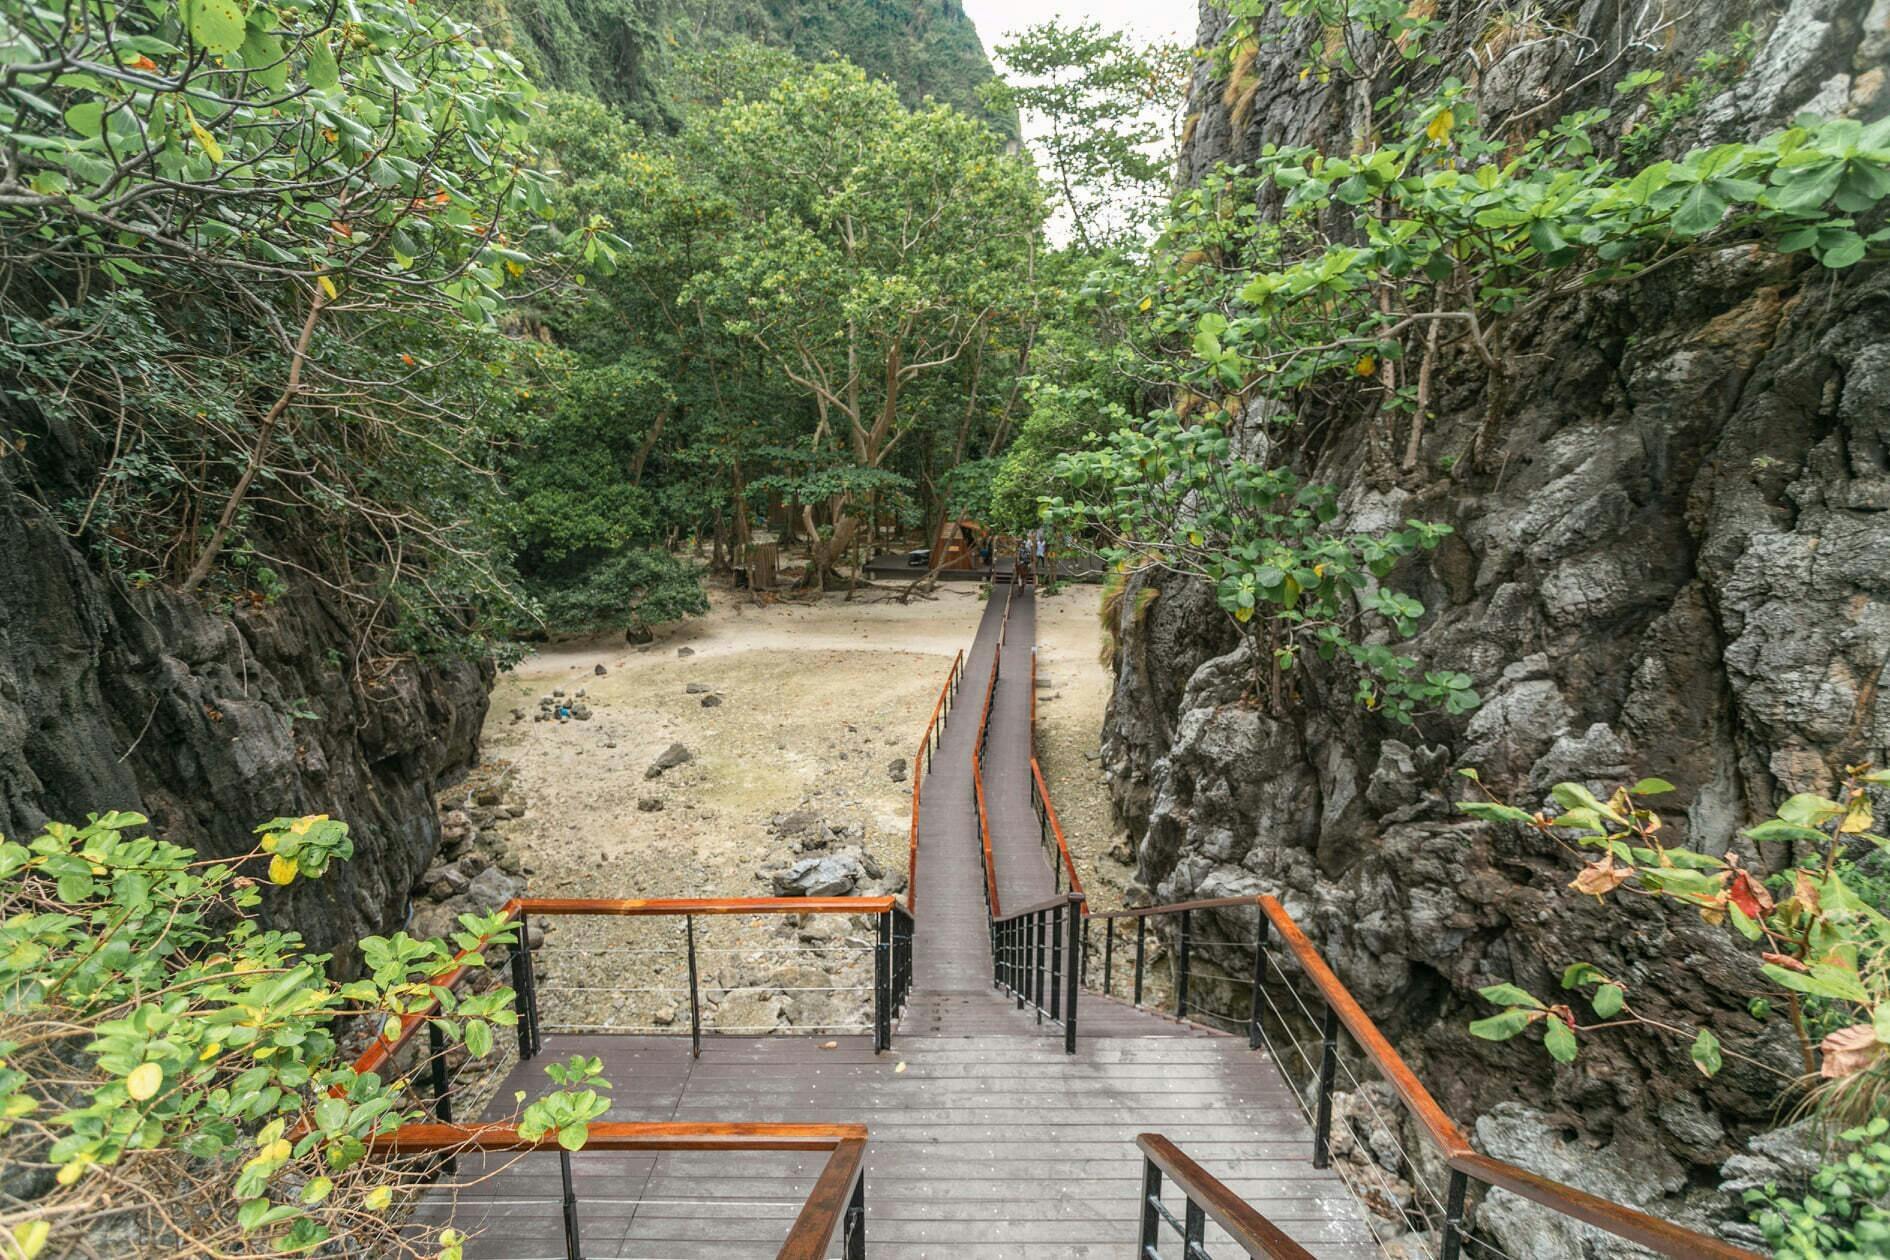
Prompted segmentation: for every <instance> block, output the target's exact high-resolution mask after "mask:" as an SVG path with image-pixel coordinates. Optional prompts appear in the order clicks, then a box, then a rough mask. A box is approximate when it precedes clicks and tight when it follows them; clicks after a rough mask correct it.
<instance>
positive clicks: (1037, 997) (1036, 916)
mask: <svg viewBox="0 0 1890 1260" xmlns="http://www.w3.org/2000/svg"><path fill="white" fill-rule="evenodd" d="M1030 922H1031V926H1032V928H1033V931H1032V932H1031V935H1032V936H1033V937H1035V938H1036V950H1035V965H1034V966H1033V967H1032V968H1031V970H1030V976H1031V984H1030V1000H1031V1002H1032V1004H1033V1005H1035V1006H1036V1008H1037V1022H1038V1023H1039V1024H1041V1023H1043V964H1044V954H1045V952H1046V951H1045V950H1044V939H1043V911H1041V910H1034V911H1032V912H1031V915H1030Z"/></svg>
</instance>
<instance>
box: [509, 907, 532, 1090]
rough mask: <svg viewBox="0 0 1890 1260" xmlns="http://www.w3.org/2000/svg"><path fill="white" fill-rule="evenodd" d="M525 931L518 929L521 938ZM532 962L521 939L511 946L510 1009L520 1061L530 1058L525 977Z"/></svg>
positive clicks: (529, 993)
mask: <svg viewBox="0 0 1890 1260" xmlns="http://www.w3.org/2000/svg"><path fill="white" fill-rule="evenodd" d="M524 935H525V929H524V928H523V927H522V926H521V927H520V928H519V936H520V937H521V938H523V936H524ZM531 966H532V962H531V959H530V957H529V956H527V955H526V953H525V942H524V940H523V939H521V940H520V941H519V943H518V944H516V945H514V946H512V1009H513V1010H514V1011H516V1012H517V1013H518V1057H519V1059H520V1060H521V1061H523V1060H525V1059H529V1058H531V1057H532V991H531V987H530V984H529V982H528V981H527V976H528V975H529V974H530V972H531Z"/></svg>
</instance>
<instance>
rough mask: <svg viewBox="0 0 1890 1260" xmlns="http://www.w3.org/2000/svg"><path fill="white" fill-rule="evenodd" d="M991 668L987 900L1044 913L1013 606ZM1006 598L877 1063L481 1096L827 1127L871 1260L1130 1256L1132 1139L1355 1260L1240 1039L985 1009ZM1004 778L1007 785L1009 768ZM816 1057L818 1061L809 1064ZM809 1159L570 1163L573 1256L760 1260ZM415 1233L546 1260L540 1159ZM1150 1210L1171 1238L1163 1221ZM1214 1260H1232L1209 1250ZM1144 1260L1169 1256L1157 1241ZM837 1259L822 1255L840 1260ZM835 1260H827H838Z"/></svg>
mask: <svg viewBox="0 0 1890 1260" xmlns="http://www.w3.org/2000/svg"><path fill="white" fill-rule="evenodd" d="M1011 594H1012V595H1013V596H1014V600H1015V602H1014V603H1013V605H1012V608H1011V621H1010V639H1009V648H1010V651H1009V652H1008V653H1007V656H1008V659H1007V661H1006V668H1005V670H1004V671H1003V674H1002V675H1001V677H1000V680H999V684H998V687H997V690H996V691H995V692H994V694H993V700H992V704H993V715H992V722H993V729H992V732H991V736H990V740H989V743H988V744H987V751H986V756H987V758H988V762H989V765H988V768H987V774H986V781H985V786H986V805H987V817H988V818H989V819H990V821H991V825H992V828H993V855H994V858H995V860H996V867H997V871H998V877H999V881H1000V885H999V887H1000V896H1001V897H1002V898H1003V899H1004V900H1005V901H1006V902H1007V903H1008V904H1009V905H1010V906H1012V907H1019V906H1023V905H1027V904H1029V903H1030V902H1032V901H1040V900H1043V899H1045V898H1047V897H1049V896H1051V895H1052V894H1053V891H1054V885H1053V877H1052V873H1051V870H1050V868H1049V866H1048V865H1047V863H1046V862H1045V860H1044V856H1043V851H1042V848H1041V845H1040V841H1039V836H1038V831H1037V822H1036V815H1035V812H1034V811H1033V809H1032V808H1031V804H1030V785H1029V778H1028V768H1027V761H1028V756H1029V728H1028V723H1029V704H1030V694H1029V686H1030V667H1029V645H1030V643H1031V642H1032V641H1033V638H1034V626H1035V601H1034V590H1032V589H1031V588H1029V587H1020V588H1018V589H1017V590H1016V591H1014V592H1011ZM1005 595H1006V591H1005V588H1003V587H998V588H996V589H995V590H994V593H993V597H992V599H991V601H990V602H989V604H988V605H987V606H986V609H985V613H984V617H983V620H982V622H981V623H980V626H979V631H978V638H977V641H976V643H974V645H973V647H972V649H971V651H970V652H969V653H968V654H967V657H966V667H965V682H964V684H963V687H962V689H961V691H960V693H959V696H958V699H957V702H956V704H955V706H954V709H953V712H952V715H951V720H950V722H949V723H948V724H947V726H946V728H945V732H944V734H943V736H942V739H941V743H940V746H939V749H938V751H937V753H936V754H935V755H934V756H933V758H932V759H931V761H930V765H929V768H928V770H927V778H926V781H925V784H924V793H923V801H922V807H921V814H920V848H919V872H918V874H919V880H918V890H919V893H918V897H919V900H918V907H917V926H916V939H915V942H914V944H915V950H914V968H915V971H914V992H913V993H912V995H911V998H910V1001H909V1004H908V1006H907V1009H906V1010H905V1012H904V1013H903V1016H902V1018H901V1020H900V1023H899V1026H898V1030H897V1033H896V1035H895V1037H894V1043H893V1049H892V1051H891V1052H890V1053H888V1054H884V1055H876V1054H874V1053H873V1050H872V1044H871V1041H870V1039H869V1038H866V1037H857V1036H855V1037H839V1038H816V1037H806V1036H801V1037H791V1036H790V1037H734V1036H713V1035H711V1036H706V1037H705V1038H704V1041H703V1052H702V1057H701V1058H700V1059H694V1060H692V1059H691V1058H690V1055H689V1042H688V1038H687V1037H686V1036H630V1035H598V1034H586V1035H575V1034H573V1035H552V1036H549V1037H547V1039H546V1044H545V1048H544V1054H543V1056H542V1057H541V1058H539V1059H537V1060H535V1061H533V1062H531V1063H527V1064H523V1065H521V1066H520V1067H518V1068H517V1069H515V1070H514V1071H513V1072H512V1074H511V1076H510V1077H509V1078H508V1079H507V1080H506V1081H505V1082H504V1084H503V1085H502V1086H501V1088H500V1090H499V1092H498V1098H499V1099H500V1100H501V1101H502V1104H503V1103H508V1102H509V1100H510V1098H511V1097H512V1095H513V1093H514V1091H517V1090H523V1091H525V1092H526V1093H527V1094H534V1093H537V1092H540V1091H542V1090H543V1089H544V1088H545V1086H546V1084H547V1081H546V1079H545V1077H544V1074H543V1065H544V1063H546V1062H547V1061H551V1060H556V1059H562V1058H563V1057H565V1056H567V1055H571V1054H586V1055H596V1056H598V1057H599V1058H601V1059H602V1060H603V1063H604V1074H605V1076H606V1077H607V1078H608V1079H609V1080H611V1081H612V1082H613V1084H614V1086H615V1088H614V1089H613V1091H612V1099H613V1106H612V1108H611V1110H610V1112H609V1113H608V1116H607V1117H606V1118H608V1119H612V1120H747V1121H764V1120H773V1121H788V1122H821V1123H831V1122H843V1123H853V1124H864V1125H866V1126H867V1128H868V1130H869V1134H870V1137H869V1140H868V1145H867V1151H866V1165H865V1180H866V1196H867V1220H868V1228H867V1237H868V1240H869V1255H871V1256H872V1257H874V1260H929V1258H933V1257H940V1258H943V1257H949V1260H997V1258H999V1257H1002V1258H1003V1260H1081V1258H1086V1257H1092V1256H1094V1257H1102V1256H1109V1257H1120V1256H1128V1255H1132V1254H1133V1252H1134V1241H1135V1235H1136V1227H1137V1223H1138V1218H1139V1214H1140V1204H1139V1195H1140V1187H1141V1176H1142V1161H1141V1157H1140V1152H1139V1151H1137V1149H1136V1147H1135V1137H1136V1135H1137V1134H1139V1133H1143V1132H1150V1131H1155V1132H1160V1133H1163V1134H1165V1135H1166V1136H1167V1137H1169V1138H1170V1139H1171V1140H1172V1141H1174V1142H1175V1143H1176V1144H1178V1145H1179V1146H1180V1147H1181V1148H1182V1149H1183V1150H1185V1151H1187V1152H1188V1154H1190V1155H1191V1156H1192V1157H1194V1158H1195V1159H1197V1160H1198V1161H1200V1162H1201V1163H1202V1165H1204V1166H1205V1167H1207V1168H1208V1169H1209V1170H1210V1171H1212V1172H1214V1173H1215V1175H1216V1176H1218V1177H1220V1178H1222V1179H1223V1180H1224V1181H1225V1182H1226V1183H1227V1184H1228V1185H1229V1186H1230V1187H1232V1188H1233V1189H1234V1191H1235V1192H1236V1193H1238V1194H1240V1195H1241V1196H1243V1197H1244V1198H1246V1199H1248V1200H1249V1201H1250V1202H1252V1203H1253V1204H1254V1205H1255V1206H1256V1208H1258V1209H1259V1210H1260V1211H1262V1212H1263V1213H1265V1214H1266V1215H1268V1216H1269V1217H1270V1218H1272V1219H1274V1220H1275V1221H1277V1222H1279V1223H1280V1224H1281V1225H1282V1227H1283V1228H1285V1229H1286V1230H1287V1231H1288V1232H1289V1233H1290V1234H1292V1235H1293V1237H1294V1238H1295V1239H1296V1240H1297V1241H1299V1242H1300V1243H1301V1245H1303V1246H1305V1247H1307V1248H1308V1249H1309V1250H1311V1251H1312V1252H1313V1254H1314V1255H1315V1256H1318V1257H1320V1260H1367V1258H1368V1257H1375V1256H1376V1255H1377V1251H1376V1248H1375V1246H1374V1245H1373V1243H1372V1238H1371V1232H1370V1229H1369V1228H1368V1226H1367V1225H1366V1222H1365V1218H1364V1216H1363V1214H1362V1212H1361V1210H1360V1209H1359V1207H1358V1205H1357V1204H1356V1202H1355V1201H1354V1200H1353V1199H1352V1198H1351V1197H1350V1195H1349V1194H1348V1193H1347V1191H1346V1189H1345V1187H1344V1186H1343V1184H1342V1183H1341V1182H1340V1181H1339V1180H1338V1178H1337V1177H1336V1176H1335V1175H1334V1174H1332V1173H1331V1172H1321V1171H1318V1170H1315V1169H1314V1168H1313V1167H1312V1165H1311V1162H1310V1149H1311V1134H1310V1130H1309V1129H1308V1127H1307V1125H1306V1123H1305V1120H1304V1117H1303V1113H1302V1111H1301V1108H1300V1105H1299V1102H1298V1101H1297V1099H1296V1098H1295V1097H1294V1095H1293V1094H1292V1092H1291V1091H1290V1090H1289V1088H1288V1087H1287V1085H1286V1084H1285V1082H1284V1080H1283V1079H1282V1077H1281V1076H1280V1074H1279V1072H1278V1071H1277V1070H1276V1069H1275V1067H1274V1065H1273V1063H1272V1061H1271V1060H1270V1059H1269V1058H1268V1057H1267V1056H1266V1055H1265V1054H1264V1053H1261V1052H1255V1051H1251V1050H1249V1049H1248V1048H1247V1044H1246V1041H1245V1039H1244V1038H1238V1037H1231V1036H1227V1035H1225V1034H1220V1033H1215V1032H1211V1031H1209V1030H1206V1029H1202V1028H1200V1027H1198V1026H1195V1025H1191V1024H1183V1023H1180V1022H1178V1021H1176V1020H1174V1019H1171V1018H1167V1017H1164V1016H1161V1015H1157V1014H1154V1013H1152V1012H1148V1011H1142V1010H1137V1009H1135V1008H1134V1007H1131V1006H1129V1005H1127V1004H1126V1003H1123V1002H1119V1001H1112V1000H1109V999H1107V998H1103V997H1100V996H1098V995H1095V994H1092V993H1087V992H1086V993H1085V994H1084V995H1083V999H1082V1001H1081V1003H1080V1004H1079V1015H1078V1031H1079V1041H1078V1053H1077V1054H1075V1055H1073V1056H1072V1055H1066V1054H1064V1053H1063V1045H1062V1041H1063V1035H1062V1029H1061V1027H1060V1026H1058V1025H1056V1024H1054V1023H1052V1022H1051V1021H1048V1020H1043V1019H1039V1017H1038V1015H1037V1013H1036V1012H1034V1011H1030V1012H1024V1011H1020V1010H1018V1009H1017V1007H1016V1003H1015V1001H1014V1000H1012V999H1008V998H1006V997H1005V996H1004V995H1002V994H1000V993H999V992H997V991H996V990H995V989H993V988H992V985H991V959H990V938H989V935H988V932H987V928H986V918H985V898H984V886H983V866H982V861H981V847H980V842H979V836H978V830H977V816H976V812H975V809H974V807H973V805H972V799H971V773H970V759H971V746H972V741H973V740H974V739H975V738H976V735H977V716H978V712H979V708H980V706H981V705H982V703H983V689H984V684H985V681H986V679H987V678H988V677H989V673H990V668H991V660H992V654H993V648H994V645H995V639H996V634H997V629H998V625H999V623H1000V621H1001V619H1002V617H1003V615H1004V601H1005ZM1011 766H1015V767H1017V768H1018V772H1016V773H1013V772H1011V771H1010V770H1008V769H1006V767H1011ZM823 1045H831V1046H832V1048H831V1049H823V1048H822V1047H823ZM825 1159H826V1157H825V1155H824V1154H819V1153H807V1152H801V1153H796V1152H767V1153H754V1154H737V1153H725V1152H679V1153H674V1154H662V1155H655V1156H650V1155H642V1154H636V1155H629V1154H616V1153H608V1152H596V1153H588V1154H587V1153H580V1154H578V1155H577V1156H576V1157H574V1160H573V1172H574V1183H575V1187H576V1193H577V1198H578V1202H579V1219H580V1224H581V1230H582V1236H583V1255H584V1256H586V1257H595V1258H597V1260H602V1258H604V1257H636V1258H638V1260H656V1258H659V1257H661V1258H664V1260H691V1258H692V1257H716V1258H717V1260H747V1258H748V1257H757V1258H759V1257H772V1256H773V1255H774V1253H775V1250H776V1249H777V1248H778V1247H779V1245H780V1243H781V1241H782V1240H783V1239H784V1238H785V1237H786V1234H787V1230H788V1228H789V1225H790V1224H791V1223H792V1221H793V1219H794V1217H795V1215H796V1213H797V1212H798V1211H799V1210H800V1206H801V1204H802V1202H803V1201H804V1200H805V1199H806V1197H807V1195H808V1193H809V1192H810V1191H811V1190H812V1188H813V1185H814V1182H815V1180H816V1178H817V1177H818V1176H819V1173H820V1169H821V1167H822V1165H823V1164H824V1163H825ZM455 1181H456V1184H455V1185H452V1186H447V1185H442V1186H440V1187H437V1188H435V1189H434V1190H432V1191H430V1192H429V1193H428V1194H427V1195H426V1196H425V1200H424V1201H423V1202H422V1203H421V1205H420V1206H419V1208H418V1209H417V1212H416V1216H415V1229H416V1230H417V1231H419V1230H427V1229H432V1230H437V1229H438V1228H439V1227H440V1226H441V1225H443V1224H446V1223H448V1222H450V1223H452V1224H453V1225H455V1226H456V1227H458V1228H460V1229H463V1230H467V1231H469V1232H470V1231H477V1233H476V1236H475V1237H474V1238H473V1240H472V1241H471V1242H470V1243H468V1245H467V1247H466V1249H465V1255H466V1258H467V1260H536V1258H537V1257H546V1258H551V1260H562V1257H563V1256H564V1254H565V1252H564V1241H563V1227H562V1215H561V1205H560V1201H559V1198H560V1194H561V1184H562V1183H561V1179H560V1176H559V1171H558V1163H557V1158H556V1156H555V1155H553V1154H550V1153H538V1154H533V1155H529V1156H523V1157H520V1156H510V1155H491V1156H477V1155H475V1156H471V1157H462V1159H461V1162H460V1170H459V1173H458V1175H457V1178H456V1179H455ZM1169 1203H1170V1206H1171V1208H1172V1209H1173V1210H1174V1211H1175V1212H1176V1213H1177V1214H1179V1213H1180V1204H1179V1200H1178V1199H1176V1198H1174V1197H1173V1195H1172V1189H1171V1195H1170V1199H1169ZM1209 1242H1210V1249H1212V1247H1213V1244H1214V1243H1215V1242H1219V1243H1220V1244H1221V1250H1219V1251H1217V1252H1216V1253H1215V1254H1217V1255H1230V1254H1232V1251H1231V1249H1230V1245H1229V1243H1228V1240H1227V1238H1226V1236H1225V1235H1224V1234H1221V1233H1220V1232H1219V1231H1218V1229H1210V1234H1209ZM1165 1243H1166V1246H1165V1248H1164V1254H1165V1255H1166V1254H1174V1255H1178V1254H1179V1252H1180V1249H1179V1241H1178V1240H1176V1239H1174V1238H1168V1239H1165ZM837 1245H838V1244H837V1243H836V1247H837ZM835 1254H837V1251H836V1253H835Z"/></svg>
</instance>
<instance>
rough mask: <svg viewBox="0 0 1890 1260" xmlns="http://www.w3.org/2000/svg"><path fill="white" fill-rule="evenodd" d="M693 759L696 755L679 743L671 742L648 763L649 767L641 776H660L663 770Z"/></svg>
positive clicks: (650, 777)
mask: <svg viewBox="0 0 1890 1260" xmlns="http://www.w3.org/2000/svg"><path fill="white" fill-rule="evenodd" d="M695 759H696V755H695V754H694V753H692V752H690V751H689V750H688V749H687V748H685V747H683V746H682V745H681V744H671V745H670V746H669V747H668V748H665V749H664V750H663V751H662V753H661V755H659V756H658V757H657V759H656V760H655V761H652V762H651V763H650V768H649V769H648V770H645V771H644V772H643V777H644V778H646V779H658V778H661V777H662V775H663V771H665V770H673V769H675V768H676V767H677V766H680V765H682V764H683V763H685V762H689V761H694V760H695Z"/></svg>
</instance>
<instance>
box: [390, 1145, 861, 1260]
mask: <svg viewBox="0 0 1890 1260" xmlns="http://www.w3.org/2000/svg"><path fill="white" fill-rule="evenodd" d="M866 1139H867V1132H866V1126H865V1125H860V1124H730V1123H715V1122H711V1123H682V1122H676V1121H644V1122H619V1121H605V1122H602V1123H597V1124H593V1125H591V1126H590V1131H589V1135H588V1136H587V1137H586V1138H585V1141H584V1147H583V1149H584V1150H585V1151H643V1152H662V1151H827V1152H830V1153H829V1155H828V1157H827V1162H826V1164H825V1165H824V1166H823V1167H822V1168H821V1170H820V1176H819V1177H818V1178H817V1179H816V1180H815V1182H814V1188H813V1189H812V1190H811V1191H810V1192H809V1193H808V1196H807V1199H806V1201H805V1202H804V1203H802V1205H801V1210H800V1214H799V1215H798V1216H796V1217H795V1219H794V1224H793V1225H792V1226H791V1227H790V1228H789V1230H788V1236H787V1239H786V1241H785V1242H783V1243H782V1244H781V1249H780V1250H779V1251H778V1252H776V1253H775V1255H776V1260H822V1258H823V1257H825V1256H826V1254H827V1249H828V1247H829V1246H830V1245H831V1244H832V1242H833V1237H834V1233H835V1231H836V1230H839V1229H840V1228H841V1225H842V1223H843V1222H844V1221H845V1220H846V1217H847V1213H848V1211H849V1210H850V1209H851V1210H855V1211H857V1212H859V1213H860V1218H861V1219H860V1224H861V1226H863V1225H864V1215H865V1197H864V1195H863V1193H862V1186H861V1174H862V1171H863V1168H864V1165H865V1155H866ZM368 1146H369V1147H370V1148H371V1149H373V1150H377V1151H382V1152H387V1153H392V1154H423V1153H426V1152H433V1151H439V1152H458V1151H467V1150H479V1151H539V1150H560V1151H562V1148H560V1147H559V1146H558V1144H557V1138H556V1137H555V1135H552V1134H545V1135H543V1136H541V1137H538V1138H525V1137H521V1136H520V1135H519V1131H518V1127H517V1126H516V1125H510V1124H482V1125H458V1124H405V1125H401V1126H400V1127H399V1128H397V1129H395V1130H393V1131H392V1132H388V1133H380V1134H376V1135H375V1136H373V1137H372V1138H370V1139H369V1140H368ZM567 1157H568V1156H567ZM566 1194H567V1196H570V1188H569V1186H568V1185H567V1187H566ZM575 1208H576V1204H575V1200H574V1198H570V1197H568V1198H567V1201H566V1211H567V1216H566V1228H567V1229H570V1228H572V1227H573V1226H574V1224H575V1216H574V1213H575ZM568 1241H569V1243H570V1245H575V1244H576V1239H575V1236H574V1235H573V1236H570V1237H569V1239H568ZM861 1241H863V1240H861Z"/></svg>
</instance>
